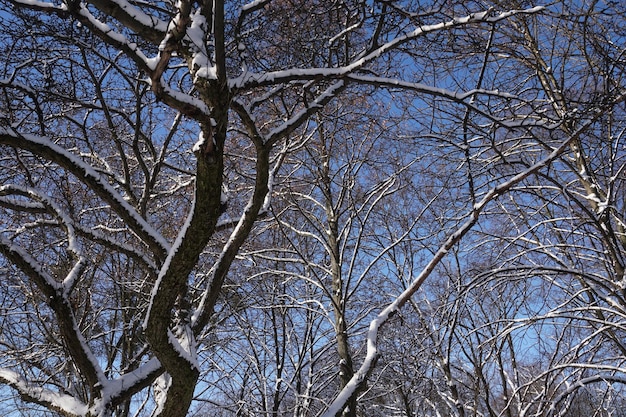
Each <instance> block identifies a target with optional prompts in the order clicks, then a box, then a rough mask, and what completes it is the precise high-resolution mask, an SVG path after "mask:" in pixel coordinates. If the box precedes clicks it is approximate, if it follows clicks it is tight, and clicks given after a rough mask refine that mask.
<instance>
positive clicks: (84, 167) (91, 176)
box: [0, 127, 170, 251]
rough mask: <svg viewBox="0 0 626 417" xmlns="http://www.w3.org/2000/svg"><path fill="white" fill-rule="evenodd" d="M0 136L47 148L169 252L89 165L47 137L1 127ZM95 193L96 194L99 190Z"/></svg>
mask: <svg viewBox="0 0 626 417" xmlns="http://www.w3.org/2000/svg"><path fill="white" fill-rule="evenodd" d="M0 135H5V136H9V137H13V138H15V139H18V140H20V141H28V142H30V143H32V144H36V145H39V146H42V147H45V148H48V149H49V150H50V151H52V152H54V153H55V154H57V155H59V156H60V157H61V158H62V159H65V160H66V161H68V162H69V163H70V164H72V166H74V167H75V168H78V169H79V170H81V171H82V174H83V175H84V176H85V178H86V179H88V180H91V181H93V182H94V183H96V184H97V186H98V187H100V188H101V190H102V191H104V192H106V197H105V196H102V195H101V197H102V198H103V199H105V200H107V198H110V199H111V200H113V201H114V202H115V204H117V205H119V206H120V207H121V208H122V209H123V210H124V212H125V214H127V215H128V216H129V217H131V218H132V220H133V222H134V223H136V224H137V225H138V226H139V227H141V229H142V231H143V232H144V233H145V234H146V235H148V236H150V237H151V238H152V239H153V240H154V241H155V242H158V243H159V245H160V246H161V247H162V248H163V249H164V250H166V251H167V250H169V248H170V245H169V244H168V242H167V240H165V238H164V237H163V236H162V235H161V234H160V233H159V232H157V231H156V230H155V229H154V228H153V227H152V226H151V225H150V224H148V222H146V220H145V219H144V218H143V217H141V216H140V215H139V213H137V211H136V210H135V208H134V207H133V206H131V205H130V204H129V203H128V202H127V201H126V200H125V199H124V198H123V197H122V196H121V195H120V194H119V193H118V192H117V191H116V190H115V188H113V186H112V185H111V184H109V183H108V182H107V181H105V180H104V179H102V177H101V176H100V174H98V172H96V170H95V169H94V168H93V167H92V166H91V165H89V164H87V163H85V162H84V161H83V160H82V159H80V158H79V157H77V156H76V155H74V154H72V153H71V152H69V151H68V150H66V149H65V148H62V147H61V146H59V145H57V144H56V143H54V142H52V141H51V140H50V139H49V138H47V137H41V136H35V135H30V134H23V135H19V136H18V135H16V134H15V133H14V132H13V130H12V129H6V128H2V127H0ZM95 191H96V192H98V191H100V190H95Z"/></svg>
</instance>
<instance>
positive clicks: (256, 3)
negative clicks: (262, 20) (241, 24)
mask: <svg viewBox="0 0 626 417" xmlns="http://www.w3.org/2000/svg"><path fill="white" fill-rule="evenodd" d="M266 2H267V0H254V1H252V2H250V3H248V4H244V5H243V6H242V7H241V10H242V11H244V12H246V11H248V10H251V9H255V8H257V7H259V6H261V5H263V3H266Z"/></svg>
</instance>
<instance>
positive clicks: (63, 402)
mask: <svg viewBox="0 0 626 417" xmlns="http://www.w3.org/2000/svg"><path fill="white" fill-rule="evenodd" d="M0 382H3V383H5V384H7V385H9V386H10V387H11V388H13V389H15V390H16V391H17V392H18V393H19V394H20V396H21V397H22V398H23V399H24V400H26V401H29V402H34V403H36V404H39V405H43V406H44V407H47V408H49V409H52V410H55V411H58V412H60V413H63V414H65V415H67V416H84V415H86V414H87V411H88V408H87V405H85V404H84V403H82V402H81V401H78V400H77V399H76V398H74V397H72V396H70V395H66V394H62V393H60V392H55V391H52V390H49V389H46V388H43V387H41V385H40V384H34V383H29V382H28V381H27V380H25V379H24V378H23V377H22V376H21V375H20V374H18V373H17V372H13V371H11V370H8V369H0Z"/></svg>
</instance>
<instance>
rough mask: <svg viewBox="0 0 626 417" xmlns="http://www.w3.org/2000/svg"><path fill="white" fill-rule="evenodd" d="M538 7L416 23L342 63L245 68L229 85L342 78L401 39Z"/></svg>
mask: <svg viewBox="0 0 626 417" xmlns="http://www.w3.org/2000/svg"><path fill="white" fill-rule="evenodd" d="M542 10H544V8H543V7H533V8H530V9H525V10H512V11H508V12H506V13H501V14H499V15H497V16H492V17H490V14H491V10H486V11H483V12H480V13H471V14H469V15H467V16H464V17H458V18H453V19H451V20H448V21H445V22H440V23H436V24H432V25H423V26H419V27H417V28H416V29H414V30H412V31H410V32H409V33H406V34H403V35H401V36H398V37H396V38H394V39H392V40H390V41H389V42H386V43H384V44H383V45H380V46H379V47H377V48H375V49H373V50H370V51H367V52H364V53H363V55H362V56H361V57H359V58H357V59H355V60H354V61H352V62H351V63H350V64H348V65H345V66H342V67H337V68H303V69H301V68H291V69H287V70H281V71H271V72H265V73H252V72H246V73H244V74H242V75H241V76H240V77H238V78H235V79H233V80H232V81H231V82H230V86H231V87H232V88H235V89H246V88H253V87H257V86H266V85H274V84H278V83H283V82H289V81H294V80H314V79H318V78H320V77H324V78H327V79H328V78H343V77H345V76H347V75H349V74H353V73H355V72H356V71H359V70H361V69H363V68H366V67H367V65H368V64H370V63H371V62H374V61H375V60H376V59H378V58H380V57H381V56H383V55H385V54H386V53H388V52H390V51H393V50H396V49H397V48H399V47H400V46H402V45H404V44H405V43H408V42H410V41H412V40H415V39H417V38H420V37H422V36H424V35H427V34H429V33H433V32H438V31H441V30H447V29H451V28H456V27H459V26H465V25H468V24H476V23H495V22H498V21H500V20H503V19H506V18H508V17H511V16H514V15H516V14H522V13H523V14H533V13H539V12H541V11H542Z"/></svg>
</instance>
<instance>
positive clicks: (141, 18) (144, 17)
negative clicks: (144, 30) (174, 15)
mask: <svg viewBox="0 0 626 417" xmlns="http://www.w3.org/2000/svg"><path fill="white" fill-rule="evenodd" d="M110 2H111V3H115V4H117V5H118V6H119V7H120V9H122V10H124V11H125V12H126V13H127V14H128V15H129V16H130V17H132V18H133V19H135V20H136V21H137V22H139V23H140V24H142V25H143V26H149V27H151V28H153V29H155V30H157V31H159V32H165V31H166V30H167V22H165V21H163V20H160V19H157V18H156V17H154V16H151V15H148V14H146V13H144V12H142V11H141V10H140V9H138V8H137V7H135V6H133V5H131V4H130V3H129V2H127V1H126V0H110Z"/></svg>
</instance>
